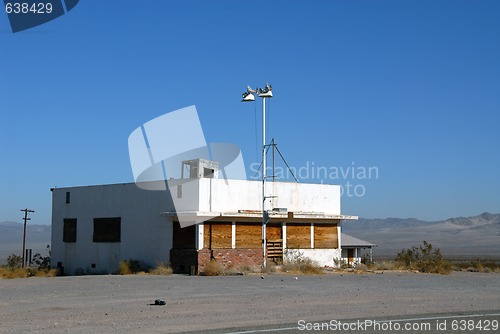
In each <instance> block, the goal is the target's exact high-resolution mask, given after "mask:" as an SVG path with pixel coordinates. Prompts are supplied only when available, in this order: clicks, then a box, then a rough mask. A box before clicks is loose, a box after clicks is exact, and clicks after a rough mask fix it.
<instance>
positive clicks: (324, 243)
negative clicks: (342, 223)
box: [314, 224, 339, 249]
mask: <svg viewBox="0 0 500 334" xmlns="http://www.w3.org/2000/svg"><path fill="white" fill-rule="evenodd" d="M314 248H335V249H336V248H339V239H338V227H337V225H333V224H332V225H319V224H317V225H314Z"/></svg>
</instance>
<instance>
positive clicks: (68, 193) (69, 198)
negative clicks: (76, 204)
mask: <svg viewBox="0 0 500 334" xmlns="http://www.w3.org/2000/svg"><path fill="white" fill-rule="evenodd" d="M70 200H71V193H70V192H69V191H66V204H68V203H69V202H70Z"/></svg>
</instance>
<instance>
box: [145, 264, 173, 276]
mask: <svg viewBox="0 0 500 334" xmlns="http://www.w3.org/2000/svg"><path fill="white" fill-rule="evenodd" d="M173 272H174V270H173V269H172V267H170V266H167V265H166V264H165V263H163V262H160V263H158V265H157V266H156V267H155V268H153V269H151V270H150V271H149V273H150V274H152V275H164V276H168V275H172V273H173Z"/></svg>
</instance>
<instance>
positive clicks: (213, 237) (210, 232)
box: [203, 222, 232, 249]
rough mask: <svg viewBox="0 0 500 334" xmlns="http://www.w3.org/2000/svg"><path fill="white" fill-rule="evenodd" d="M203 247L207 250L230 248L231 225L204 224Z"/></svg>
mask: <svg viewBox="0 0 500 334" xmlns="http://www.w3.org/2000/svg"><path fill="white" fill-rule="evenodd" d="M204 225H205V226H204V228H203V234H204V235H203V247H204V248H209V249H220V248H232V243H231V237H232V224H231V223H207V222H205V223H204Z"/></svg>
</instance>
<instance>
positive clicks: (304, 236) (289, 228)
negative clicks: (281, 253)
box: [286, 224, 311, 248]
mask: <svg viewBox="0 0 500 334" xmlns="http://www.w3.org/2000/svg"><path fill="white" fill-rule="evenodd" d="M286 248H311V224H287V225H286Z"/></svg>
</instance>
